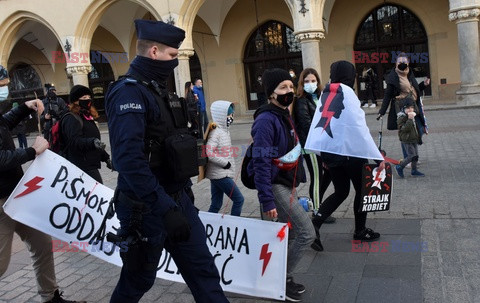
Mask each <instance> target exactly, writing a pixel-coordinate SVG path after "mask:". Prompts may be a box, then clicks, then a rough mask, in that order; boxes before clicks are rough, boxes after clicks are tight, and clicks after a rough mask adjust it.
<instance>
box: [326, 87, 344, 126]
mask: <svg viewBox="0 0 480 303" xmlns="http://www.w3.org/2000/svg"><path fill="white" fill-rule="evenodd" d="M339 86H340V84H339V83H335V84H330V94H329V95H328V97H327V101H325V105H324V106H323V111H322V118H327V122H325V125H324V126H323V130H325V129H326V128H327V127H328V125H329V124H330V120H332V117H333V115H335V112H332V111H330V110H329V108H330V103H332V100H333V98H335V96H336V95H337V90H338V87H339Z"/></svg>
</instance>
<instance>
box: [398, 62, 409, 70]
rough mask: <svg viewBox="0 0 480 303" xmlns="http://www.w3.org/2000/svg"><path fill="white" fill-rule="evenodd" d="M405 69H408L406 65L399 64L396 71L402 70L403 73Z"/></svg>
mask: <svg viewBox="0 0 480 303" xmlns="http://www.w3.org/2000/svg"><path fill="white" fill-rule="evenodd" d="M407 67H408V64H406V63H400V64H399V65H398V69H399V70H402V71H403V70H406V69H407Z"/></svg>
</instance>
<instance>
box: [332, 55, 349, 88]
mask: <svg viewBox="0 0 480 303" xmlns="http://www.w3.org/2000/svg"><path fill="white" fill-rule="evenodd" d="M330 82H331V83H343V84H345V85H348V86H350V87H351V88H353V85H354V83H355V66H353V64H352V63H350V62H348V61H344V60H343V61H337V62H333V63H332V65H330Z"/></svg>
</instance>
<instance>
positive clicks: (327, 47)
mask: <svg viewBox="0 0 480 303" xmlns="http://www.w3.org/2000/svg"><path fill="white" fill-rule="evenodd" d="M479 15H480V0H450V1H449V0H424V1H416V0H399V1H384V0H362V1H355V0H77V1H71V0H68V1H65V0H48V1H47V0H39V1H33V0H0V64H2V65H4V66H6V67H7V68H8V70H9V72H10V77H11V79H12V83H11V85H10V91H11V92H12V97H14V98H17V99H22V98H30V97H32V96H33V95H34V94H33V92H36V93H37V95H39V96H41V95H43V94H44V89H43V87H44V85H45V84H47V83H54V84H55V86H56V88H57V93H58V94H59V95H67V94H68V92H69V90H70V88H71V87H72V86H73V85H75V84H83V85H88V86H90V87H91V88H92V90H93V92H94V95H95V96H94V98H95V104H96V106H97V107H98V108H99V109H100V110H102V109H103V95H104V93H105V92H106V89H107V88H108V84H109V83H110V82H111V81H113V80H115V79H117V78H118V76H120V75H122V74H124V73H125V72H126V71H127V69H128V66H129V62H130V61H131V60H132V59H133V58H134V57H135V40H136V34H135V27H134V24H133V20H135V19H139V18H143V19H150V20H163V21H164V22H170V23H174V24H175V25H176V26H178V27H181V28H183V29H184V30H185V31H186V39H185V41H184V42H183V44H182V45H181V47H180V55H179V62H180V63H179V66H178V67H177V68H176V69H175V72H174V75H173V76H172V77H171V80H170V83H169V87H170V89H171V90H175V91H176V92H177V93H178V94H179V95H183V94H184V84H185V82H187V81H191V80H193V79H194V78H202V80H203V83H204V89H205V94H206V97H207V102H208V103H209V104H210V103H211V102H213V101H215V100H219V99H222V100H231V101H233V102H235V103H236V105H237V108H238V112H239V113H240V114H245V113H247V112H248V111H249V110H253V109H255V108H256V107H257V103H258V101H257V97H258V95H257V93H258V92H259V91H260V90H261V86H259V83H258V77H259V76H260V75H261V74H262V73H263V71H264V70H265V69H266V68H270V67H281V68H285V69H290V68H291V69H293V70H295V72H296V74H297V75H299V74H300V72H301V71H302V69H303V68H305V67H313V68H315V69H317V70H318V71H319V73H320V75H321V78H322V82H323V83H326V82H327V81H328V77H329V67H330V64H331V63H332V62H334V61H336V60H348V61H351V62H352V63H355V65H356V67H357V71H358V78H357V84H356V91H357V92H358V94H359V96H360V97H361V98H362V96H363V94H364V84H363V78H362V77H361V75H362V71H363V70H364V68H365V67H366V68H369V67H371V68H372V69H373V70H374V71H375V72H376V74H377V75H378V77H377V79H378V84H379V85H377V96H379V97H382V96H383V87H384V84H383V76H384V75H385V74H386V73H388V71H389V70H390V69H392V67H393V66H394V63H393V61H394V60H395V57H396V56H397V55H398V53H399V52H406V53H408V54H409V55H410V57H411V62H412V63H411V67H412V68H413V69H414V72H415V75H416V77H417V78H418V79H419V80H421V79H424V78H425V77H430V78H431V80H432V81H431V82H432V85H431V87H430V88H429V89H428V90H426V92H425V95H426V100H427V101H428V102H431V103H435V102H444V101H454V100H455V101H457V102H464V103H467V104H472V103H479V104H480V48H479V23H478V21H479V19H478V17H479Z"/></svg>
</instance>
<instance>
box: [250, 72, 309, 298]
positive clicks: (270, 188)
mask: <svg viewBox="0 0 480 303" xmlns="http://www.w3.org/2000/svg"><path fill="white" fill-rule="evenodd" d="M262 79H263V85H264V88H265V94H266V96H267V98H268V99H269V100H270V102H269V104H267V105H264V106H262V107H260V108H259V109H257V111H256V112H255V114H254V118H255V121H254V122H253V126H252V132H251V134H252V138H253V149H254V150H255V151H262V152H261V153H260V154H261V156H260V155H258V156H255V155H254V154H253V155H254V156H253V157H252V161H250V163H249V165H248V167H247V172H248V174H249V175H252V174H253V173H255V174H254V183H255V187H256V189H257V190H258V199H259V201H260V203H261V205H262V209H263V212H264V213H265V214H266V216H267V217H269V218H278V221H279V222H284V223H287V222H290V223H291V225H292V229H291V233H292V235H293V236H292V239H290V240H289V243H288V254H287V256H288V257H287V281H286V299H287V301H292V302H300V301H301V294H302V293H303V292H305V286H303V285H302V284H298V283H295V282H294V281H293V272H294V270H295V268H296V267H297V265H298V263H299V262H300V260H301V258H302V256H303V255H304V252H305V251H306V249H308V247H309V246H310V245H311V244H312V243H313V241H314V239H315V231H314V227H313V224H312V221H311V219H310V217H309V215H308V213H307V212H305V210H304V209H303V207H302V206H300V203H298V202H297V201H298V198H297V195H296V191H295V188H296V187H297V186H298V185H299V184H300V182H305V171H304V170H303V161H302V155H301V145H300V142H299V139H298V136H297V132H296V130H295V127H294V124H293V121H292V117H291V116H290V112H289V110H288V106H289V105H290V104H292V102H293V99H294V94H293V91H294V86H293V82H292V79H291V77H290V75H289V73H288V72H287V71H286V70H283V69H279V68H274V69H269V70H266V71H265V72H264V73H263V76H262ZM267 151H270V152H267ZM294 151H298V155H296V156H297V157H298V158H297V161H296V162H295V163H293V164H292V163H289V164H290V165H288V164H286V163H282V158H283V156H284V155H286V154H292V153H294ZM293 158H295V157H293Z"/></svg>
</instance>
